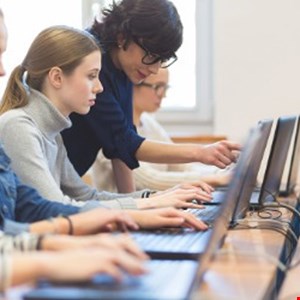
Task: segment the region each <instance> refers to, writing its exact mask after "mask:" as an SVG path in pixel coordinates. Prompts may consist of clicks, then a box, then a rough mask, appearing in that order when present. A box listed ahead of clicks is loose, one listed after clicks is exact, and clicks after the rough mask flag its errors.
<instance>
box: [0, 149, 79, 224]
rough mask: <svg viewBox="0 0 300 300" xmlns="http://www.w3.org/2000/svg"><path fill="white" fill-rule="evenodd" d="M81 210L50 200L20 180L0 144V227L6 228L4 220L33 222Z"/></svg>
mask: <svg viewBox="0 0 300 300" xmlns="http://www.w3.org/2000/svg"><path fill="white" fill-rule="evenodd" d="M78 212H79V208H78V207H75V206H71V205H64V204H61V203H58V202H54V201H49V200H46V199H44V198H43V197H41V196H40V195H39V194H38V192H37V191H36V190H35V189H33V188H31V187H29V186H27V185H24V184H22V183H21V182H20V180H19V179H18V177H17V175H16V174H15V173H14V172H13V171H12V169H11V168H10V159H9V157H8V156H7V155H6V154H5V152H4V150H3V147H2V146H1V145H0V219H1V221H0V229H1V230H3V229H4V228H3V227H4V223H5V222H4V220H5V219H6V220H11V221H17V222H22V223H26V222H28V223H31V222H35V221H40V220H43V219H47V218H50V217H55V216H58V215H60V214H65V215H71V214H75V213H78Z"/></svg>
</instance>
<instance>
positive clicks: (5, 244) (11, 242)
mask: <svg viewBox="0 0 300 300" xmlns="http://www.w3.org/2000/svg"><path fill="white" fill-rule="evenodd" d="M39 237H40V236H39V235H37V234H32V233H28V232H23V233H21V234H19V235H16V236H11V235H6V234H4V232H2V231H0V252H4V251H6V252H12V251H22V252H25V251H33V250H37V246H38V240H39Z"/></svg>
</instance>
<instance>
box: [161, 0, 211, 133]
mask: <svg viewBox="0 0 300 300" xmlns="http://www.w3.org/2000/svg"><path fill="white" fill-rule="evenodd" d="M173 3H174V4H175V6H176V7H177V9H178V12H179V14H180V16H181V20H182V23H183V26H184V40H183V44H182V46H181V48H180V49H179V50H178V52H177V55H178V58H179V59H178V61H177V62H176V63H175V64H174V65H172V66H171V67H170V85H171V88H170V89H169V91H168V95H167V97H166V99H165V100H164V102H163V109H162V110H161V111H160V112H159V113H158V114H157V118H158V119H159V121H161V122H162V123H163V124H165V125H168V124H170V125H172V124H180V125H181V126H183V125H186V126H189V125H193V127H194V125H201V126H204V127H205V125H207V126H208V127H207V128H205V132H207V130H211V125H212V113H213V93H212V88H213V87H212V1H210V0H188V1H182V0H173ZM187 4H188V5H187ZM198 127H199V126H198ZM204 127H203V128H204ZM177 131H178V130H177ZM197 132H198V133H199V128H198V131H197Z"/></svg>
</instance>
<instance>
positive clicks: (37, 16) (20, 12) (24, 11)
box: [0, 0, 82, 95]
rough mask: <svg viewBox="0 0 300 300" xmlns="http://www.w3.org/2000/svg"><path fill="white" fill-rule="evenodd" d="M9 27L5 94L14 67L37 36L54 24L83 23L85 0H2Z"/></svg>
mask: <svg viewBox="0 0 300 300" xmlns="http://www.w3.org/2000/svg"><path fill="white" fill-rule="evenodd" d="M0 4H1V8H2V10H3V12H4V17H5V23H6V26H7V28H8V45H7V51H6V53H5V54H4V68H5V70H6V74H7V75H6V76H5V77H4V78H2V79H1V80H0V94H1V95H2V94H3V92H4V89H5V86H6V82H7V80H8V77H9V74H10V73H11V71H12V69H13V68H14V67H15V66H17V65H18V64H20V63H22V60H23V58H24V57H25V55H26V52H27V50H28V48H29V46H30V44H31V42H32V41H33V39H34V38H35V36H36V35H37V34H38V33H39V32H40V31H41V30H43V29H44V28H46V27H48V26H51V25H57V24H60V25H70V26H74V27H77V28H78V27H81V25H82V7H81V0H50V1H45V0H43V1H38V0H26V1H20V0H9V1H0Z"/></svg>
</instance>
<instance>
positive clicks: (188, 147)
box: [63, 0, 240, 192]
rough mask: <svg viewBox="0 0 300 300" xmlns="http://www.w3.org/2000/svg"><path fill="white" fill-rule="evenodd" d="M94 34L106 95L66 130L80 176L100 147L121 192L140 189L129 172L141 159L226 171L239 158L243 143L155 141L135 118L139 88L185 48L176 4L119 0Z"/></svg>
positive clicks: (66, 140)
mask: <svg viewBox="0 0 300 300" xmlns="http://www.w3.org/2000/svg"><path fill="white" fill-rule="evenodd" d="M89 31H90V32H91V33H92V34H93V35H94V36H95V37H96V38H97V39H98V40H99V43H100V44H101V45H102V48H103V52H104V55H103V56H102V71H101V73H100V80H101V82H102V84H103V87H104V91H103V92H102V93H101V94H98V95H97V100H98V101H96V105H95V106H94V107H93V108H92V109H91V111H90V113H89V114H87V115H85V116H82V115H78V114H73V115H72V116H71V119H72V123H73V126H72V127H71V128H69V129H67V130H65V131H64V132H63V138H64V143H65V145H66V148H67V151H68V155H69V158H70V160H71V162H72V163H73V165H74V167H75V169H76V170H77V172H78V173H79V174H80V175H83V174H84V173H85V172H86V171H87V170H88V169H89V168H90V166H91V165H92V164H93V162H94V161H95V159H96V156H97V153H98V151H99V150H100V149H103V153H104V155H105V156H106V157H108V158H110V159H112V165H113V169H114V174H115V177H116V183H117V186H118V190H119V191H120V192H132V191H133V190H134V184H133V179H132V174H131V172H130V170H129V169H134V168H137V167H138V166H139V163H138V161H139V160H141V161H148V162H156V163H186V162H192V161H200V162H203V163H206V164H213V165H216V166H218V167H220V168H225V167H226V166H227V165H229V164H230V163H231V162H232V161H234V160H235V158H236V156H235V155H234V153H233V152H234V151H235V150H239V149H240V145H238V144H236V143H232V142H229V141H221V142H218V143H215V144H211V145H207V146H202V145H193V144H180V145H179V144H168V143H159V142H154V141H150V140H147V139H145V138H143V137H141V136H139V135H138V134H137V133H136V130H135V127H134V125H133V120H132V111H133V109H132V88H133V84H137V83H140V82H142V81H144V80H145V79H146V78H147V77H148V76H149V75H150V74H156V73H157V72H158V70H159V68H160V67H163V68H167V67H169V66H170V65H171V64H173V63H174V62H175V61H176V60H177V56H176V51H177V50H178V48H179V47H180V46H181V44H182V40H183V25H182V23H181V20H180V16H179V14H178V12H177V9H176V8H175V6H174V5H173V3H172V2H171V1H168V0H151V1H149V0H123V1H121V2H118V3H116V2H114V3H113V4H112V5H111V7H110V8H106V9H104V10H103V19H102V20H101V21H98V20H96V19H95V21H94V23H93V25H92V26H91V28H90V29H89ZM200 185H201V182H200ZM205 189H206V190H208V189H207V187H206V188H205Z"/></svg>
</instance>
